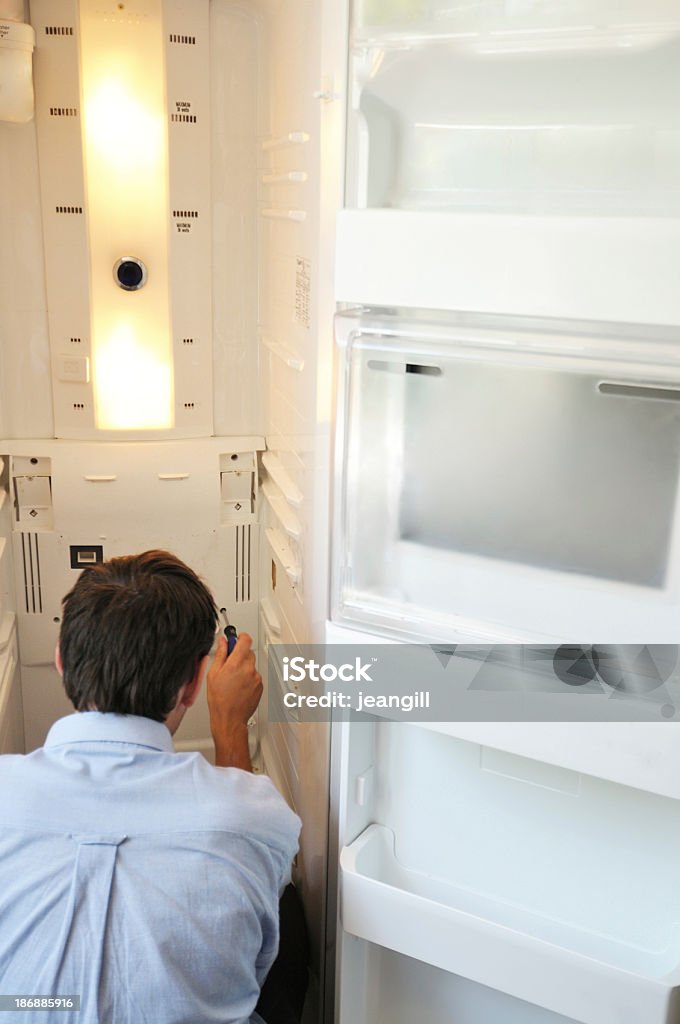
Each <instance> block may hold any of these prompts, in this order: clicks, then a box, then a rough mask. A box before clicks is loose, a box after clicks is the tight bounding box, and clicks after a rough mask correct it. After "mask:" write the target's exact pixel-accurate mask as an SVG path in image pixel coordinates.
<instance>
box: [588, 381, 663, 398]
mask: <svg viewBox="0 0 680 1024" xmlns="http://www.w3.org/2000/svg"><path fill="white" fill-rule="evenodd" d="M598 391H599V392H600V394H601V395H617V396H618V397H619V398H647V399H652V400H654V401H657V402H680V388H675V387H670V388H663V387H659V386H658V385H656V384H620V383H615V382H614V381H607V380H603V381H602V382H601V383H600V384H598Z"/></svg>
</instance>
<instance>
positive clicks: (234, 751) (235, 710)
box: [208, 633, 262, 772]
mask: <svg viewBox="0 0 680 1024" xmlns="http://www.w3.org/2000/svg"><path fill="white" fill-rule="evenodd" d="M252 643H253V641H252V638H251V637H249V636H248V634H247V633H241V635H240V636H239V638H238V640H237V642H236V646H235V647H234V649H233V651H232V652H231V654H230V655H229V657H228V658H227V641H226V639H225V638H224V637H223V636H221V637H220V639H219V642H218V645H217V651H216V652H215V658H214V660H213V663H212V665H211V666H210V671H209V672H208V710H209V711H210V731H211V732H212V737H213V741H214V743H215V764H216V765H217V767H218V768H242V769H243V770H244V771H246V772H252V770H253V766H252V764H251V762H250V752H249V750H248V719H249V718H250V717H251V715H253V714H254V712H255V709H256V708H257V705H258V704H259V703H260V698H261V696H262V676H261V675H260V673H259V672H258V671H257V668H256V666H255V653H254V651H252V650H251V647H252Z"/></svg>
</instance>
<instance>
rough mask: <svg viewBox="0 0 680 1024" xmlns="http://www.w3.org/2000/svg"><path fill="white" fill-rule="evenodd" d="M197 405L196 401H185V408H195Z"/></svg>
mask: <svg viewBox="0 0 680 1024" xmlns="http://www.w3.org/2000/svg"><path fill="white" fill-rule="evenodd" d="M195 406H196V403H195V402H185V403H184V408H185V409H194V408H195Z"/></svg>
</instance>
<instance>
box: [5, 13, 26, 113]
mask: <svg viewBox="0 0 680 1024" xmlns="http://www.w3.org/2000/svg"><path fill="white" fill-rule="evenodd" d="M34 48H35V32H34V31H33V28H32V27H31V26H30V25H24V24H22V23H21V22H16V21H3V20H0V121H13V122H16V123H18V124H22V123H25V122H26V121H30V120H31V118H32V117H33V110H34V97H33V74H32V64H33V50H34Z"/></svg>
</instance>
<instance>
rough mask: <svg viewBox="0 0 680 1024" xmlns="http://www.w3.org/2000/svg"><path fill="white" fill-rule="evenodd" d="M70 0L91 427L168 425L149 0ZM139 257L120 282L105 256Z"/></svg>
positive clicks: (164, 233) (159, 23) (162, 112)
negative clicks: (142, 279)
mask: <svg viewBox="0 0 680 1024" xmlns="http://www.w3.org/2000/svg"><path fill="white" fill-rule="evenodd" d="M125 6H126V10H125V11H124V12H121V11H120V10H119V7H118V4H117V3H112V2H109V0H105V2H102V0H80V48H81V51H80V62H81V92H82V111H83V140H82V141H83V158H84V170H85V188H86V196H87V217H88V231H89V247H90V301H91V322H92V376H93V387H94V407H95V423H96V426H97V428H98V429H100V430H126V431H135V430H162V429H169V428H171V427H173V426H174V386H173V365H172V329H171V321H170V296H169V284H168V282H169V273H168V270H169V267H168V259H169V257H168V245H169V239H168V208H169V184H168V138H167V114H166V111H167V105H166V97H165V63H164V36H163V18H162V4H161V0H131V2H129V3H127V4H126V5H125ZM123 256H135V257H138V258H139V259H141V260H142V261H143V262H144V263H145V264H146V266H147V267H148V280H147V283H146V284H145V285H144V287H143V288H141V289H140V290H139V291H135V292H126V291H123V290H122V289H121V288H119V287H118V285H117V284H116V283H115V281H114V278H113V266H114V264H115V262H116V261H117V260H118V259H120V258H121V257H123Z"/></svg>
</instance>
